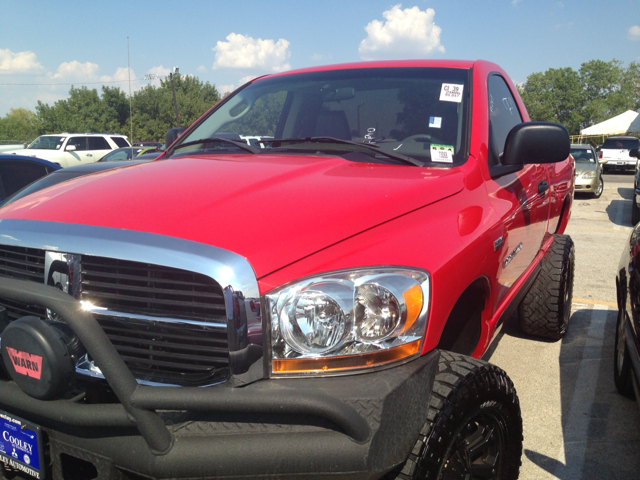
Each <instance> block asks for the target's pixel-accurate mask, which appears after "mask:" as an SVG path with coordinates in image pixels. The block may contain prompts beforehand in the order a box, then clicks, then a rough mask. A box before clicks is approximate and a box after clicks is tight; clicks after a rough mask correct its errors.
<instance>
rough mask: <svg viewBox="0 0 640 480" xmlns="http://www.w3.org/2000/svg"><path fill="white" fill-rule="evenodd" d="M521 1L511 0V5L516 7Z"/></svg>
mask: <svg viewBox="0 0 640 480" xmlns="http://www.w3.org/2000/svg"><path fill="white" fill-rule="evenodd" d="M521 1H522V0H511V5H513V6H514V7H515V6H516V5H518V4H519V3H520V2H521Z"/></svg>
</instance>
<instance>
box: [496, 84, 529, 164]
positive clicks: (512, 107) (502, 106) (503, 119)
mask: <svg viewBox="0 0 640 480" xmlns="http://www.w3.org/2000/svg"><path fill="white" fill-rule="evenodd" d="M519 123H522V116H521V115H520V111H519V110H518V104H517V103H516V101H515V99H514V98H513V95H512V94H511V91H510V90H509V87H508V86H507V83H506V82H505V81H504V79H503V78H502V77H501V76H499V75H491V76H490V77H489V125H490V134H491V140H490V141H491V157H492V162H493V164H494V165H497V164H499V158H500V155H502V152H503V151H504V144H505V141H506V140H507V135H509V132H510V131H511V129H512V128H513V127H515V126H516V125H518V124H519Z"/></svg>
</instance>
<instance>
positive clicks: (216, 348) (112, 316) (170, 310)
mask: <svg viewBox="0 0 640 480" xmlns="http://www.w3.org/2000/svg"><path fill="white" fill-rule="evenodd" d="M81 283H82V299H83V300H84V301H88V302H89V303H91V304H92V305H94V306H95V307H99V308H100V309H102V308H105V309H106V310H107V311H105V312H101V311H100V310H96V311H94V316H95V317H96V319H97V320H98V322H99V323H100V325H101V326H102V328H103V329H104V331H105V333H106V334H107V336H108V337H109V339H110V340H111V342H112V343H113V344H114V346H115V347H116V349H117V350H118V352H119V353H120V356H121V357H122V358H123V360H124V361H125V363H126V364H127V365H128V366H129V368H130V369H131V371H132V372H133V373H134V375H136V377H138V378H139V379H143V380H147V381H152V382H158V383H173V384H179V385H199V384H206V383H210V382H212V381H215V379H216V378H217V377H218V376H220V375H226V374H227V372H226V370H227V367H228V362H229V361H228V342H227V332H226V327H225V326H224V313H225V306H224V298H223V294H222V289H221V288H220V285H219V284H218V283H217V282H216V281H214V280H213V279H211V278H210V277H207V276H205V275H202V274H199V273H193V272H189V271H186V270H179V269H176V268H170V267H164V266H160V265H152V264H147V263H141V262H132V261H127V260H120V259H110V258H104V257H95V256H89V255H83V256H82V279H81ZM127 314H130V315H131V316H127ZM141 317H142V318H141Z"/></svg>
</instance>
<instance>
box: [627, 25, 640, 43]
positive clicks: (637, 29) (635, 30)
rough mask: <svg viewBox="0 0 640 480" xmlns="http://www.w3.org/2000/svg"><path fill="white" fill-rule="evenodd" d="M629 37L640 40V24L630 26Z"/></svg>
mask: <svg viewBox="0 0 640 480" xmlns="http://www.w3.org/2000/svg"><path fill="white" fill-rule="evenodd" d="M627 38H628V39H629V40H640V26H638V25H634V26H633V27H630V28H629V31H628V32H627Z"/></svg>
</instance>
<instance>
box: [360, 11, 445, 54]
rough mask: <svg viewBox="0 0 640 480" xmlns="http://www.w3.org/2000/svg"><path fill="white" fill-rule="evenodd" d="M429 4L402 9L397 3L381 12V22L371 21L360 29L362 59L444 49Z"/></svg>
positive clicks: (441, 50) (442, 50) (430, 52)
mask: <svg viewBox="0 0 640 480" xmlns="http://www.w3.org/2000/svg"><path fill="white" fill-rule="evenodd" d="M435 14H436V12H435V10H434V9H433V8H428V9H426V10H425V11H422V10H420V8H418V7H411V8H406V9H404V10H402V5H400V4H398V5H395V6H393V7H391V9H390V10H386V11H385V12H383V13H382V16H383V17H384V18H385V21H384V22H381V21H380V20H373V21H371V22H370V23H369V24H368V25H367V26H366V27H365V28H364V29H365V30H366V32H367V38H365V39H364V40H362V42H360V47H359V48H358V51H359V53H360V57H361V58H362V59H363V60H376V59H385V58H412V57H418V58H421V57H428V56H430V55H431V54H432V53H434V52H441V53H442V52H444V47H443V46H442V45H441V44H440V32H441V31H442V29H441V28H440V27H438V26H437V25H436V24H435V22H434V20H433V19H434V16H435Z"/></svg>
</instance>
